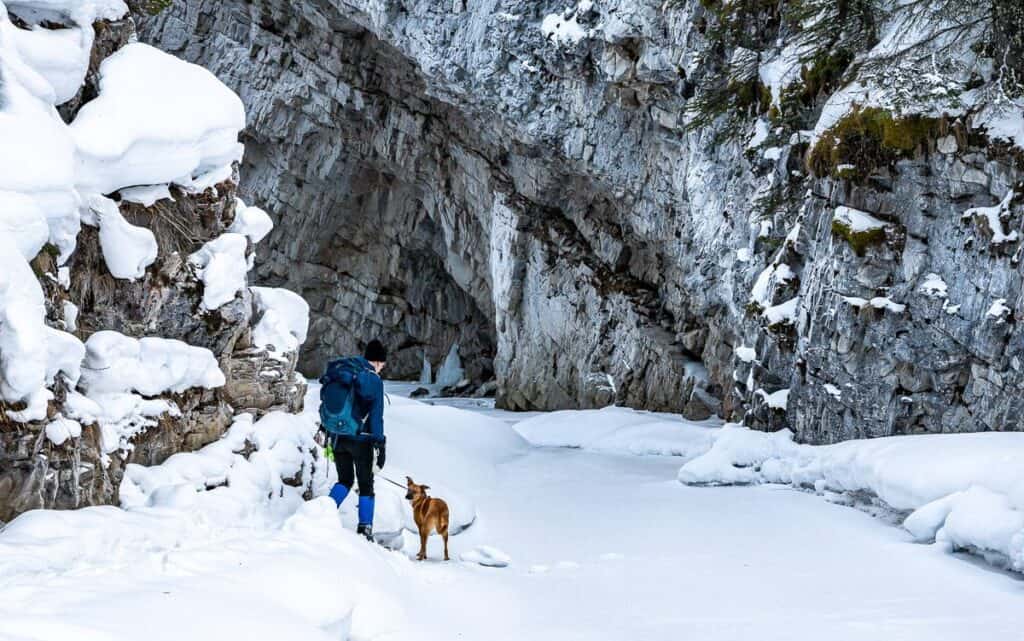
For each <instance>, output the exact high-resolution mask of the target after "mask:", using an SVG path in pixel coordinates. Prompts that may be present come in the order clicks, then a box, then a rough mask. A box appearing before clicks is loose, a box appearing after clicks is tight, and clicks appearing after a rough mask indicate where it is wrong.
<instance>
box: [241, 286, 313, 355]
mask: <svg viewBox="0 0 1024 641" xmlns="http://www.w3.org/2000/svg"><path fill="white" fill-rule="evenodd" d="M249 291H251V292H252V295H253V301H254V302H255V304H256V313H257V315H258V316H259V321H257V323H256V326H255V327H254V328H253V330H252V341H253V344H255V345H257V346H259V347H264V348H267V347H273V348H274V350H275V351H276V352H278V353H284V352H294V351H296V350H297V349H299V347H300V346H301V345H302V344H303V343H305V342H306V332H307V330H308V329H309V303H307V302H306V300H305V299H304V298H302V297H301V296H299V295H298V294H296V293H295V292H292V291H289V290H287V289H283V288H279V287H250V288H249Z"/></svg>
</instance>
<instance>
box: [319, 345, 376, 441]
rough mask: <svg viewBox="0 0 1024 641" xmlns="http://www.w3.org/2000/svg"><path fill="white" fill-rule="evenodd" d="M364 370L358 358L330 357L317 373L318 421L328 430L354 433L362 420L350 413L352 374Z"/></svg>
mask: <svg viewBox="0 0 1024 641" xmlns="http://www.w3.org/2000/svg"><path fill="white" fill-rule="evenodd" d="M365 370H366V367H365V366H364V365H363V364H362V362H361V361H360V360H359V359H358V358H342V359H338V360H335V361H331V362H330V363H328V365H327V370H326V371H325V372H324V375H323V376H321V377H320V384H321V385H322V387H321V388H320V425H321V426H322V427H323V429H325V430H327V433H328V434H332V435H335V436H348V437H354V436H357V435H358V434H359V433H360V431H361V430H362V427H363V422H362V421H360V420H358V419H356V417H355V416H354V415H353V411H352V410H353V407H352V405H353V403H354V402H355V396H356V390H355V385H356V377H358V376H359V374H360V373H362V372H363V371H365Z"/></svg>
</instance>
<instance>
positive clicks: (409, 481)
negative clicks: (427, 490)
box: [405, 476, 416, 485]
mask: <svg viewBox="0 0 1024 641" xmlns="http://www.w3.org/2000/svg"><path fill="white" fill-rule="evenodd" d="M405 482H406V483H408V484H409V485H416V484H415V483H413V482H412V477H411V476H407V477H405Z"/></svg>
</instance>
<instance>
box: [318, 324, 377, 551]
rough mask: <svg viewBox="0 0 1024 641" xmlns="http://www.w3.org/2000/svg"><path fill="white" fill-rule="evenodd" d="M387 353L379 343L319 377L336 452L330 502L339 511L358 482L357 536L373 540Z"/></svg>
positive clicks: (324, 425)
mask: <svg viewBox="0 0 1024 641" xmlns="http://www.w3.org/2000/svg"><path fill="white" fill-rule="evenodd" d="M387 356H388V353H387V349H386V348H385V347H384V345H383V344H382V343H381V342H380V341H379V340H376V339H375V340H372V341H370V342H369V344H368V345H367V346H366V349H365V350H364V353H363V356H361V357H360V356H351V357H348V358H342V359H338V360H335V361H331V363H329V364H328V365H327V371H326V372H324V375H323V376H322V377H320V383H321V385H323V387H321V389H320V429H321V430H323V431H324V432H325V435H326V439H327V446H328V447H329V448H331V449H332V450H333V452H334V466H335V468H336V469H337V470H338V482H337V483H336V484H335V485H334V487H333V488H331V494H330V496H331V498H332V499H334V502H335V503H336V504H337V505H338V506H339V507H341V503H342V501H344V500H345V497H346V496H348V493H349V491H350V490H351V489H352V484H353V482H354V481H356V480H358V481H359V527H358V529H357V530H356V532H357V533H359V534H362V535H363V536H365V537H366V538H367V539H369V540H371V541H372V540H373V505H374V498H373V497H374V494H373V472H374V470H373V467H374V461H376V464H377V467H378V468H383V467H384V456H385V445H386V439H385V438H384V383H383V381H381V378H380V372H381V370H382V369H384V363H385V361H387Z"/></svg>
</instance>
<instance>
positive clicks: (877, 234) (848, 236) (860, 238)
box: [832, 219, 886, 256]
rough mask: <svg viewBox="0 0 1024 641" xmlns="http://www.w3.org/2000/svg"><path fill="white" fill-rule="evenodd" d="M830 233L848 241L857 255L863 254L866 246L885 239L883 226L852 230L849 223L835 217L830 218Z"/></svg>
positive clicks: (878, 243) (879, 242) (879, 243)
mask: <svg viewBox="0 0 1024 641" xmlns="http://www.w3.org/2000/svg"><path fill="white" fill-rule="evenodd" d="M832 233H833V234H834V235H836V236H838V237H840V238H842V239H843V240H845V241H846V242H847V243H849V245H850V247H852V248H853V251H854V253H855V254H857V255H858V256H863V255H864V252H865V251H867V248H868V247H870V246H872V245H881V244H882V243H884V242H885V240H886V234H885V228H884V227H873V228H871V229H865V230H862V231H854V230H853V229H852V228H851V227H850V226H849V225H847V224H846V223H844V222H843V221H841V220H837V219H833V220H832Z"/></svg>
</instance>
